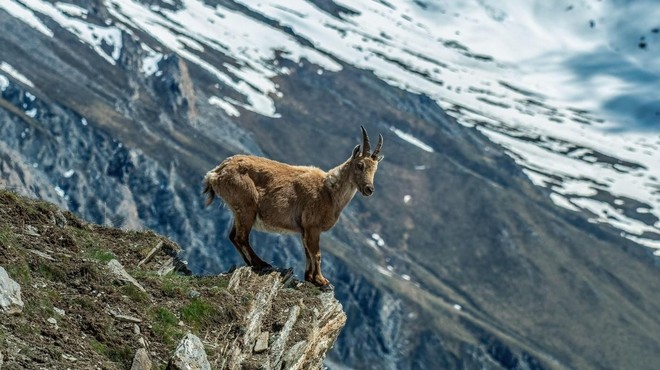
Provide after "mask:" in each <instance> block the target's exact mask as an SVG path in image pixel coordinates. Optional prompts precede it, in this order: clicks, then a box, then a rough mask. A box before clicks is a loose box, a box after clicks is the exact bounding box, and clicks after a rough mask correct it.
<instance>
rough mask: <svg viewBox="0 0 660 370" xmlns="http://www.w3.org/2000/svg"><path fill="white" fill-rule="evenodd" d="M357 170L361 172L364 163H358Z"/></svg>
mask: <svg viewBox="0 0 660 370" xmlns="http://www.w3.org/2000/svg"><path fill="white" fill-rule="evenodd" d="M357 168H358V169H359V170H363V169H364V163H362V162H358V164H357Z"/></svg>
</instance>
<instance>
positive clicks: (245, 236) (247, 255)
mask: <svg viewBox="0 0 660 370" xmlns="http://www.w3.org/2000/svg"><path fill="white" fill-rule="evenodd" d="M256 217H257V216H256V212H255V213H254V214H246V213H245V212H236V213H235V214H234V225H233V226H232V229H231V231H230V232H229V240H231V242H232V244H234V246H235V247H236V249H237V250H238V252H239V253H240V254H241V256H242V257H243V260H244V261H245V264H247V265H248V266H252V267H254V268H255V269H257V270H266V269H270V268H272V267H271V265H270V264H268V263H267V262H265V261H264V260H262V259H261V258H259V256H258V255H257V254H256V253H254V250H253V249H252V246H250V231H251V230H252V225H254V220H255V219H256Z"/></svg>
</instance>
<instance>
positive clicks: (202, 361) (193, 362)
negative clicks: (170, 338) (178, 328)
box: [167, 333, 211, 370]
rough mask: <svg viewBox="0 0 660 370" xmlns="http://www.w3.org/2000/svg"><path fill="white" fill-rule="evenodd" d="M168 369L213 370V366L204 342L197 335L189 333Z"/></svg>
mask: <svg viewBox="0 0 660 370" xmlns="http://www.w3.org/2000/svg"><path fill="white" fill-rule="evenodd" d="M167 369H168V370H211V364H210V363H209V360H208V359H207V358H206V352H205V351H204V345H203V344H202V341H201V340H200V339H199V338H198V337H197V336H196V335H194V334H192V333H188V334H187V335H186V336H185V337H184V338H183V339H182V340H181V342H180V343H179V345H178V346H177V347H176V350H174V355H172V359H170V362H169V363H168V364H167Z"/></svg>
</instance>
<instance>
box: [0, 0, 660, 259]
mask: <svg viewBox="0 0 660 370" xmlns="http://www.w3.org/2000/svg"><path fill="white" fill-rule="evenodd" d="M104 3H105V5H106V6H107V9H108V12H109V13H110V15H112V17H113V18H112V20H108V21H107V22H106V24H103V25H98V24H92V23H89V22H87V21H86V16H87V12H86V10H84V9H82V8H80V7H78V6H76V5H73V4H70V3H65V2H54V3H51V2H48V1H44V0H8V1H4V2H2V4H0V9H4V10H5V11H6V12H8V13H9V14H11V15H13V16H15V17H17V18H20V19H21V20H23V21H24V22H26V23H28V24H29V25H30V26H32V27H34V28H35V29H36V30H38V31H40V32H42V33H43V34H45V35H48V36H53V31H52V30H51V29H50V28H49V27H48V25H47V23H48V22H46V21H44V18H46V19H48V20H49V21H51V20H52V21H54V22H56V23H58V24H59V25H60V26H61V27H63V28H64V29H66V30H69V31H70V32H72V33H73V34H75V35H76V36H77V37H78V38H79V39H80V41H81V42H83V43H85V44H87V45H89V47H91V48H93V49H94V51H96V52H97V53H98V54H99V55H100V56H101V57H102V58H103V59H105V60H106V61H107V62H108V63H110V64H115V61H116V60H117V59H118V58H119V55H120V52H121V48H122V39H121V33H122V32H125V33H128V34H133V33H135V32H144V33H146V34H148V35H150V37H153V38H155V39H156V40H157V41H158V42H159V43H160V44H161V45H162V46H163V47H166V48H168V49H170V50H172V51H174V52H176V53H177V54H178V55H179V56H181V57H182V58H184V59H185V60H187V61H189V62H191V63H194V64H197V65H199V66H200V67H202V68H204V69H206V70H207V71H208V72H210V73H212V74H213V75H215V76H216V77H217V79H218V81H219V82H222V83H223V84H225V85H226V86H229V87H231V88H232V89H233V90H235V91H236V92H237V93H238V95H237V97H236V98H232V97H228V96H226V95H225V96H215V97H210V98H209V102H210V103H211V104H215V105H217V106H218V107H219V108H222V109H224V110H225V111H226V112H227V113H228V114H229V115H232V116H237V115H240V111H239V110H238V109H237V108H238V107H241V108H243V109H247V110H251V111H254V112H257V113H259V114H263V115H266V116H269V117H278V115H279V113H278V112H277V111H276V109H275V105H274V100H275V99H278V98H281V94H282V93H281V91H279V89H278V86H277V84H276V83H275V82H274V81H273V77H274V76H277V75H284V74H287V73H288V72H289V71H288V70H287V68H286V67H284V66H280V65H277V64H276V63H273V60H274V56H275V54H276V53H281V54H284V55H286V58H287V59H291V60H294V61H299V60H301V59H303V58H304V59H306V60H308V61H309V62H311V63H313V64H315V65H317V66H318V73H319V74H321V73H323V72H324V71H331V72H336V71H338V70H341V69H342V63H347V64H350V65H354V66H356V67H359V68H363V69H367V70H372V71H373V72H374V73H375V74H376V75H377V76H379V77H380V78H381V79H383V80H384V81H387V82H388V83H390V84H392V85H395V86H397V87H400V88H403V89H406V90H409V91H412V92H418V93H423V94H426V95H428V96H430V97H431V98H432V99H434V100H435V101H437V102H438V104H439V105H440V106H442V107H443V108H444V109H446V110H447V111H449V112H451V114H452V115H454V116H455V117H456V118H457V119H458V121H459V122H460V123H462V124H464V125H468V126H477V127H478V128H479V130H481V131H482V132H483V133H484V134H486V135H487V136H488V137H489V138H490V139H491V140H493V141H494V142H496V143H498V144H501V145H502V146H504V147H505V148H507V150H508V151H509V153H510V155H511V156H513V157H514V158H515V160H516V162H517V163H519V164H520V165H521V166H523V167H524V168H525V169H526V174H527V175H528V176H529V177H530V179H531V180H532V181H533V182H534V183H535V184H536V185H539V186H542V187H544V188H547V189H548V191H549V192H550V196H551V199H552V200H553V201H554V203H555V204H557V205H558V206H561V207H564V208H567V209H570V210H575V211H578V210H582V211H586V212H589V213H590V215H591V216H590V219H591V220H592V221H593V222H601V223H607V224H611V225H612V226H614V227H616V228H618V229H620V230H621V234H622V235H623V236H625V237H627V238H629V239H631V240H634V241H636V242H638V243H640V244H643V245H646V246H649V247H653V248H660V219H659V217H660V134H658V128H659V127H660V108H659V104H660V93H658V90H657V86H658V83H660V72H659V71H660V65H659V63H660V62H658V60H659V59H658V58H654V55H656V51H655V50H656V48H658V47H660V42H659V41H660V34H659V28H660V24H658V22H657V18H658V16H659V15H660V8H658V7H657V6H653V4H654V2H653V1H652V0H649V1H641V2H640V1H635V2H630V3H629V4H624V3H621V2H601V1H577V2H576V1H556V2H551V3H548V2H543V1H531V2H530V1H522V2H521V1H486V0H479V1H476V0H475V1H468V2H466V1H389V2H388V1H360V2H335V3H330V2H318V3H315V2H305V1H297V2H292V1H289V0H270V1H237V2H236V3H235V4H232V6H223V5H220V4H218V5H216V4H213V2H210V1H207V2H204V1H201V0H181V1H174V0H172V1H164V2H163V6H161V5H149V3H148V2H141V1H137V0H105V1H104ZM236 7H241V9H240V10H237V9H236ZM243 7H244V8H243ZM622 9H623V10H622ZM631 19H635V21H634V22H632V21H629V20H631ZM654 22H655V23H654ZM142 47H143V48H144V50H146V51H147V54H146V56H145V57H144V60H143V61H142V71H143V72H144V73H145V74H146V75H151V74H157V73H158V69H157V68H158V67H157V63H158V61H160V60H161V59H162V57H163V55H162V52H163V51H162V50H154V49H152V48H151V47H150V46H149V44H148V43H146V42H144V43H142ZM223 55H224V56H230V57H231V58H234V60H233V61H231V62H229V61H224V62H222V63H218V62H217V60H218V58H220V59H221V60H222V56H223ZM0 68H1V69H2V73H4V74H5V75H11V76H14V77H15V78H20V76H21V74H20V70H17V68H16V66H11V65H8V64H7V63H4V64H2V66H1V67H0ZM19 69H20V68H19ZM0 78H2V79H3V80H2V81H4V79H6V77H0ZM2 81H0V83H2ZM218 95H222V94H220V93H218ZM391 129H392V130H393V131H394V132H395V133H397V135H399V136H400V137H401V138H402V139H404V140H407V141H408V142H409V143H411V144H412V145H418V146H419V147H420V149H422V150H427V151H428V150H433V148H432V145H428V144H424V143H423V141H420V140H419V139H415V140H409V139H410V138H414V136H413V135H414V133H410V132H404V131H402V130H400V128H397V127H392V128H391ZM658 253H660V252H658Z"/></svg>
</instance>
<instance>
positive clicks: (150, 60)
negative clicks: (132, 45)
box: [140, 44, 163, 77]
mask: <svg viewBox="0 0 660 370" xmlns="http://www.w3.org/2000/svg"><path fill="white" fill-rule="evenodd" d="M142 50H144V51H146V52H147V56H145V57H144V58H142V68H140V70H141V71H142V73H144V75H145V76H147V77H149V76H151V75H152V74H154V73H156V71H158V63H159V62H160V61H161V60H163V54H161V53H159V52H157V51H155V50H153V49H152V48H150V47H149V46H147V45H145V44H142Z"/></svg>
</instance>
